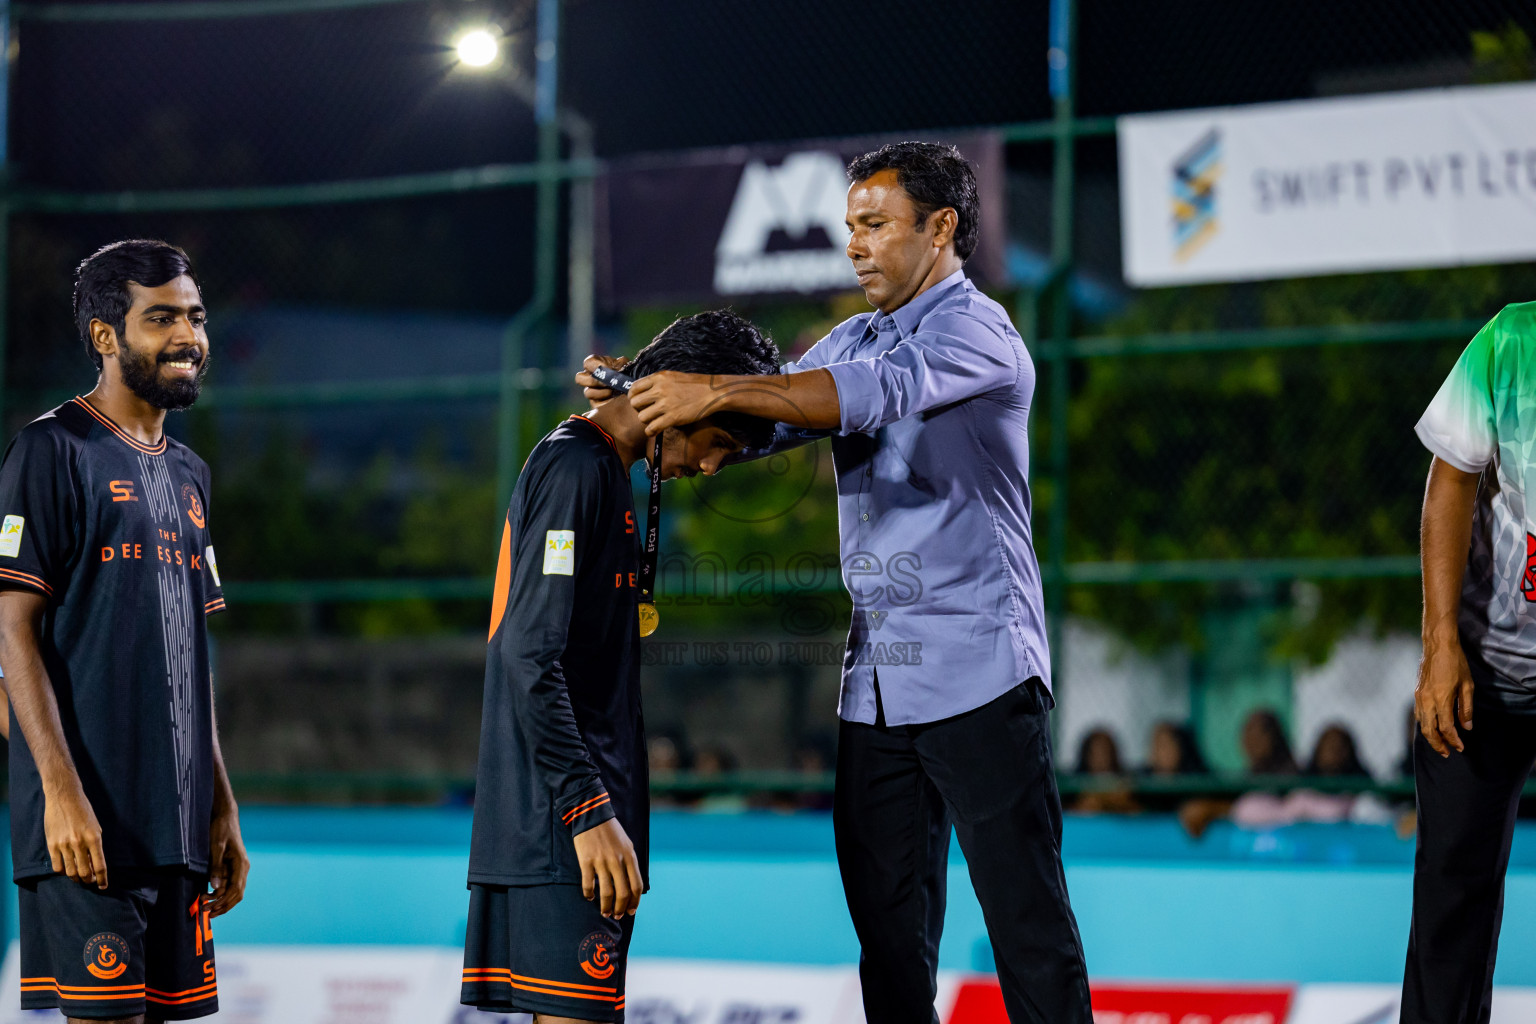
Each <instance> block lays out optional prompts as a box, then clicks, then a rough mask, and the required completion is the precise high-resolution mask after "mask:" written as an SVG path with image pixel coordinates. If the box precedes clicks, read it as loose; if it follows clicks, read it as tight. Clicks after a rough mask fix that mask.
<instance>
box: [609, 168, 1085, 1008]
mask: <svg viewBox="0 0 1536 1024" xmlns="http://www.w3.org/2000/svg"><path fill="white" fill-rule="evenodd" d="M848 179H849V181H850V182H851V183H852V186H851V187H850V188H849V190H848V229H849V232H850V234H849V239H848V249H847V251H848V257H849V259H851V260H852V261H853V265H854V269H855V270H856V271H857V272H858V278H859V284H860V285H861V286H862V287H863V289H864V294H865V296H866V297H867V298H868V300H869V302H870V304H871V305H873V306H874V307H875V311H874V312H873V313H863V314H860V315H858V316H855V317H854V318H852V319H851V320H848V321H847V322H846V323H843V324H841V325H840V326H838V327H837V328H836V329H835V330H833V332H832V333H831V334H830V335H828V336H827V337H826V338H824V339H822V340H821V341H820V342H818V343H817V344H816V345H815V346H814V347H813V348H812V349H811V350H810V351H809V352H807V353H806V355H805V357H804V358H803V359H801V360H800V361H799V362H798V363H792V364H789V365H788V366H786V367H785V368H784V370H785V372H784V373H783V374H782V375H779V376H772V377H718V376H716V377H708V376H701V375H691V374H680V373H657V374H652V375H651V376H649V377H646V378H644V379H643V380H641V381H638V382H637V383H636V384H635V386H634V389H633V390H632V391H631V392H630V395H629V399H630V402H631V403H632V404H633V406H634V407H635V409H636V410H637V411H638V412H639V414H640V418H641V420H642V421H644V422H645V423H646V428H647V431H648V432H649V433H651V434H656V433H659V432H660V431H662V430H663V429H665V428H667V427H670V426H680V425H683V424H688V423H694V422H697V421H698V420H700V419H703V418H704V417H706V416H709V415H711V414H714V413H719V412H723V411H727V410H730V411H736V412H742V413H747V414H750V415H754V416H762V417H766V418H769V419H775V420H777V421H779V423H780V427H779V430H778V434H777V435H776V439H775V448H776V449H780V450H781V449H782V448H784V447H791V446H793V445H795V444H803V443H805V442H806V441H807V440H810V439H812V438H814V437H816V436H824V435H826V434H830V435H831V438H832V454H833V461H834V463H835V465H836V469H837V492H838V522H839V528H840V534H841V549H842V550H841V558H842V570H843V580H844V583H845V584H846V586H847V587H848V591H849V593H850V594H851V595H852V596H853V602H854V612H853V625H852V629H851V630H850V633H849V637H848V653H847V655H846V656H845V658H844V667H843V687H842V696H841V698H840V701H839V707H838V714H839V717H840V718H841V720H842V721H841V729H840V733H839V740H838V759H837V794H836V798H835V811H834V822H835V829H836V833H837V851H838V863H839V866H840V868H841V870H842V875H843V887H844V890H845V892H846V894H847V898H848V909H849V911H850V913H851V914H852V917H853V923H854V928H855V930H856V931H857V932H858V936H859V942H860V945H861V947H862V955H861V958H860V968H859V969H860V976H861V979H862V982H863V990H864V1010H865V1014H866V1016H867V1018H868V1019H869V1020H870V1021H876V1022H879V1024H905V1022H912V1024H936V1022H937V1020H938V1017H937V1015H936V1014H935V1011H934V1006H933V999H934V994H935V991H936V984H935V972H936V970H937V966H938V946H939V935H940V931H941V929H942V927H943V923H944V900H945V873H946V868H947V862H948V854H949V835H950V828H951V827H952V826H953V827H954V828H955V829H956V830H957V831H958V834H959V839H960V847H961V849H962V851H963V852H964V854H965V858H966V863H967V866H968V867H969V869H970V875H971V881H972V884H973V885H974V886H975V889H976V895H977V897H978V899H979V900H980V902H981V907H982V911H983V913H984V915H985V917H986V922H987V931H988V933H989V934H990V936H991V938H992V946H993V950H994V953H995V956H996V960H997V968H998V978H999V981H1000V982H1001V985H1002V990H1003V998H1004V1002H1005V1004H1006V1007H1007V1011H1008V1016H1009V1019H1010V1020H1011V1021H1013V1022H1014V1024H1023V1022H1025V1021H1029V1022H1041V1024H1045V1022H1049V1024H1077V1022H1081V1024H1089V1022H1091V1020H1092V1014H1091V1011H1090V1009H1089V999H1088V982H1087V972H1086V968H1085V966H1084V963H1083V950H1082V942H1081V940H1080V938H1079V937H1078V931H1077V922H1076V920H1075V918H1074V917H1073V914H1072V908H1071V905H1070V903H1069V902H1068V898H1067V888H1066V881H1065V878H1064V876H1063V873H1062V866H1061V801H1060V797H1059V795H1058V793H1057V790H1056V782H1055V776H1054V774H1053V770H1052V758H1051V742H1050V727H1049V724H1048V721H1047V712H1048V711H1049V709H1050V708H1051V707H1052V705H1053V700H1052V698H1051V694H1050V677H1051V666H1050V651H1049V648H1048V645H1047V642H1046V631H1045V617H1044V611H1043V601H1042V597H1041V585H1040V569H1039V564H1038V562H1037V560H1036V558H1035V552H1034V548H1033V544H1032V541H1031V534H1030V494H1029V485H1028V478H1029V473H1028V468H1029V436H1028V430H1027V427H1028V422H1029V407H1030V401H1031V399H1032V398H1033V395H1034V387H1035V371H1034V364H1033V363H1032V362H1031V360H1030V357H1029V353H1028V351H1027V350H1026V349H1025V347H1024V344H1023V342H1022V340H1021V339H1020V338H1019V335H1018V332H1017V331H1015V330H1014V328H1013V325H1012V324H1011V323H1010V322H1009V320H1008V316H1007V314H1006V313H1005V312H1004V311H1003V309H1002V307H1000V306H999V305H998V304H997V303H995V302H993V301H992V300H991V299H989V298H988V297H987V296H985V295H983V294H982V293H981V292H979V291H977V289H976V287H975V286H974V285H973V284H971V282H970V281H969V280H968V279H967V278H966V276H965V272H964V269H963V265H964V262H965V259H966V258H967V257H969V256H970V254H971V253H972V252H973V251H974V250H975V247H976V240H977V224H978V220H979V216H978V213H979V203H978V200H977V192H976V180H975V177H974V174H973V172H972V170H971V168H970V166H969V165H968V164H967V163H966V162H965V160H964V159H963V158H962V157H961V156H960V154H959V153H958V151H956V150H955V149H954V148H953V147H949V146H939V145H934V144H929V143H915V142H906V143H900V144H897V145H890V146H886V147H884V148H882V149H880V150H878V151H876V152H873V153H868V154H865V155H864V156H862V157H859V158H858V159H857V160H855V161H853V163H852V164H850V165H849V167H848ZM578 380H580V381H581V382H582V383H585V384H588V385H591V384H593V383H595V382H594V381H593V380H592V379H591V378H590V377H589V376H586V375H582V376H580V377H578ZM754 454H766V452H760V453H754ZM912 576H915V577H916V578H917V579H918V580H919V581H920V585H919V586H917V587H913V586H911V585H910V584H909V583H908V577H912ZM894 580H900V585H898V584H897V583H896V582H894ZM876 640H878V641H879V642H880V643H882V644H885V645H886V649H887V650H902V651H904V652H906V657H905V658H903V659H900V660H902V661H903V662H904V663H903V664H880V665H878V666H876V665H873V664H870V663H869V659H865V658H861V656H860V652H861V651H862V650H867V645H869V644H870V643H872V642H874V641H876ZM897 644H901V645H904V646H903V647H900V648H898V647H896V645H897Z"/></svg>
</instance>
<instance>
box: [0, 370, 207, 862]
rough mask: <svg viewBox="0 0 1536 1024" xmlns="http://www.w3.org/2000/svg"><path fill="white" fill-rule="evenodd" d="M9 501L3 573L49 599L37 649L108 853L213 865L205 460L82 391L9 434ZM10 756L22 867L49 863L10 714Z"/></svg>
mask: <svg viewBox="0 0 1536 1024" xmlns="http://www.w3.org/2000/svg"><path fill="white" fill-rule="evenodd" d="M0 516H3V517H4V518H3V520H0V587H4V588H7V589H29V590H35V591H38V592H39V593H41V594H43V595H44V596H46V597H47V599H48V603H47V610H46V612H45V614H44V616H43V626H42V636H41V645H40V646H41V650H42V657H43V664H44V666H45V667H46V668H47V670H48V678H49V681H50V682H51V683H52V684H53V692H54V695H55V697H56V698H57V700H58V704H59V717H60V720H61V722H62V724H63V727H64V738H65V741H66V742H67V743H68V745H69V752H70V756H71V757H73V758H74V762H75V767H76V769H77V770H78V771H79V773H80V783H81V785H82V786H83V787H84V789H85V795H86V798H87V799H88V800H90V802H91V808H92V810H94V811H95V812H96V820H97V821H98V822H100V823H101V830H102V845H103V847H104V849H105V852H106V855H107V865H108V867H109V868H119V867H134V868H150V867H168V866H176V865H182V866H185V867H187V868H190V869H192V870H194V871H199V872H201V871H207V870H208V829H209V825H210V822H211V815H212V807H213V695H212V680H211V677H210V674H209V667H208V631H207V616H208V615H211V614H213V613H214V612H217V611H220V610H222V609H223V607H224V595H223V593H222V591H221V589H220V585H219V570H218V566H217V563H216V562H215V561H214V552H213V544H212V543H211V541H210V540H209V534H208V466H207V464H206V463H204V462H203V460H202V459H200V458H198V457H197V456H196V455H195V454H193V452H192V451H191V449H189V448H187V447H186V446H185V445H182V444H180V443H178V442H177V441H175V440H172V439H170V438H165V437H162V438H161V439H160V442H159V444H155V445H146V444H142V443H140V442H139V441H136V440H135V439H133V438H132V437H130V436H129V435H128V434H127V432H126V431H124V430H123V429H122V428H121V427H119V426H118V425H117V424H116V423H114V422H113V421H112V420H111V419H109V418H108V417H107V416H106V415H105V414H103V413H101V412H99V411H98V410H97V409H96V408H95V407H93V406H92V405H90V403H88V402H86V401H85V400H84V399H82V398H76V399H74V400H73V401H71V402H66V403H65V404H64V405H61V406H59V407H58V408H57V409H55V410H53V411H52V412H50V413H48V414H47V415H45V416H43V417H41V418H40V419H37V420H35V421H33V422H32V423H29V424H28V425H27V426H26V427H24V428H22V431H21V433H19V434H17V435H16V438H15V440H13V441H12V442H11V445H10V447H9V448H8V449H6V453H5V460H4V462H3V464H0ZM10 769H11V844H12V857H13V859H14V862H15V877H16V878H18V879H20V878H27V877H32V876H37V875H46V874H51V873H52V870H53V869H52V867H51V865H50V863H49V859H48V847H47V843H46V840H45V839H44V835H43V789H42V780H41V778H40V777H39V776H38V773H37V766H36V765H35V764H34V763H33V760H32V752H31V751H30V750H29V749H28V748H27V743H26V738H25V737H24V736H22V734H21V729H20V728H19V727H18V726H17V724H16V721H15V718H14V716H12V720H11V743H10Z"/></svg>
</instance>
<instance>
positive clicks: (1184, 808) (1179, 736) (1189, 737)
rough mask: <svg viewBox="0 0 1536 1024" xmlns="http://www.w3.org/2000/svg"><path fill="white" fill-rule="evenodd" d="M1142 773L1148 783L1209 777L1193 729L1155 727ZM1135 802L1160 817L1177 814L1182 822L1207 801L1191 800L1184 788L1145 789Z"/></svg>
mask: <svg viewBox="0 0 1536 1024" xmlns="http://www.w3.org/2000/svg"><path fill="white" fill-rule="evenodd" d="M1144 774H1145V775H1146V777H1147V778H1148V779H1150V780H1173V779H1186V778H1190V777H1193V776H1200V775H1208V774H1210V768H1209V767H1208V766H1207V765H1206V763H1205V756H1204V755H1203V754H1201V753H1200V744H1199V743H1198V742H1196V740H1195V733H1194V730H1193V729H1191V728H1190V727H1189V726H1187V725H1182V724H1180V723H1178V722H1167V721H1164V722H1158V723H1157V724H1156V725H1154V726H1153V727H1152V737H1151V742H1150V743H1149V744H1148V751H1147V767H1146V770H1145V772H1144ZM1136 799H1137V802H1139V803H1140V804H1141V806H1142V807H1143V808H1144V809H1146V810H1149V811H1154V812H1157V813H1161V814H1167V813H1170V812H1178V814H1179V816H1180V818H1181V819H1182V818H1183V817H1184V815H1185V814H1186V813H1195V812H1197V811H1198V810H1199V809H1200V808H1201V807H1202V806H1203V805H1204V803H1205V802H1206V801H1207V800H1208V799H1209V798H1207V797H1200V796H1195V797H1193V799H1191V794H1190V792H1189V791H1188V790H1187V789H1183V788H1180V789H1170V790H1167V791H1158V790H1156V789H1152V790H1148V789H1145V788H1144V789H1143V790H1142V792H1140V793H1138V794H1137V797H1136ZM1220 811H1221V812H1224V811H1225V807H1222V808H1220Z"/></svg>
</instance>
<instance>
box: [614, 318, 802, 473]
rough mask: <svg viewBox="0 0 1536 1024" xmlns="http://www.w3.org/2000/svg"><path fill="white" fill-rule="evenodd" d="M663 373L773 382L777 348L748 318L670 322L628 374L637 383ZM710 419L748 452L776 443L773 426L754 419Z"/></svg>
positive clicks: (736, 415)
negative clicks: (772, 440) (670, 372)
mask: <svg viewBox="0 0 1536 1024" xmlns="http://www.w3.org/2000/svg"><path fill="white" fill-rule="evenodd" d="M662 370H677V371H680V372H682V373H708V374H716V373H719V374H729V375H733V376H734V375H741V376H753V377H763V376H773V375H775V374H777V373H778V372H779V347H778V346H777V345H775V344H774V343H773V341H772V339H770V338H769V337H768V336H767V335H765V334H764V333H763V332H762V331H760V330H758V328H757V325H756V324H754V323H752V321H750V320H748V319H746V318H745V317H741V316H737V315H736V314H735V313H732V312H731V311H730V310H728V309H711V310H706V311H705V312H703V313H695V314H693V315H692V316H682V317H678V318H677V319H676V320H674V321H672V323H670V324H668V325H667V327H666V329H665V330H663V331H662V332H661V333H660V334H658V335H656V337H655V339H654V340H653V341H652V342H651V343H650V344H649V345H647V346H645V348H643V349H641V350H640V351H639V353H638V354H636V356H635V358H634V359H633V360H632V361H631V362H630V364H629V365H628V366H627V367H626V368H625V370H624V372H625V373H627V374H629V375H630V376H631V377H633V378H635V379H636V380H639V379H640V378H641V377H645V376H649V375H650V374H653V373H659V372H661V371H662ZM711 419H712V420H713V421H714V422H715V423H716V424H717V425H718V426H720V428H721V429H723V430H725V431H727V432H729V433H730V434H731V436H733V437H735V438H736V440H738V441H740V442H741V443H742V444H743V445H745V446H746V447H748V448H761V447H763V446H765V445H767V443H768V442H769V441H770V440H771V439H772V437H773V424H772V423H770V422H768V421H767V420H763V419H760V418H758V417H756V416H746V415H743V414H740V413H720V414H719V415H716V416H713V417H711Z"/></svg>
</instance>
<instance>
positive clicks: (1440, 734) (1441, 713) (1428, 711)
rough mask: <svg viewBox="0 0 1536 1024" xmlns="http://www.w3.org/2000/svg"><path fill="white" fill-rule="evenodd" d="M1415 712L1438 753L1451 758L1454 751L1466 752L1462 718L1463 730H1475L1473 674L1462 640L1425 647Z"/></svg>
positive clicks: (1416, 692) (1433, 642) (1425, 736)
mask: <svg viewBox="0 0 1536 1024" xmlns="http://www.w3.org/2000/svg"><path fill="white" fill-rule="evenodd" d="M1413 709H1414V714H1415V715H1416V716H1417V718H1418V720H1419V731H1420V732H1422V733H1423V734H1424V738H1425V739H1426V740H1428V741H1429V745H1430V746H1431V747H1433V748H1434V751H1435V753H1437V754H1439V755H1440V756H1441V757H1450V756H1451V751H1452V750H1455V751H1456V752H1457V753H1458V754H1459V753H1461V752H1462V751H1463V750H1464V749H1465V746H1464V744H1463V743H1462V741H1461V736H1460V735H1459V734H1458V733H1457V731H1456V724H1457V720H1458V719H1459V720H1460V723H1461V727H1462V728H1463V729H1471V728H1472V671H1471V670H1470V669H1469V668H1467V656H1466V654H1465V652H1463V651H1462V649H1461V643H1460V642H1459V641H1456V640H1449V639H1447V640H1440V641H1433V640H1432V641H1427V642H1426V643H1425V644H1424V660H1423V661H1421V662H1419V685H1418V686H1417V687H1416V688H1415V689H1414V691H1413Z"/></svg>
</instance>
